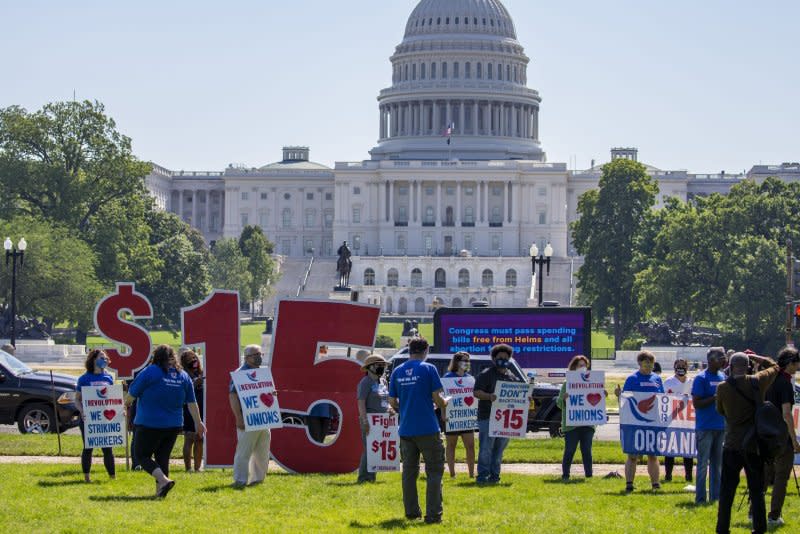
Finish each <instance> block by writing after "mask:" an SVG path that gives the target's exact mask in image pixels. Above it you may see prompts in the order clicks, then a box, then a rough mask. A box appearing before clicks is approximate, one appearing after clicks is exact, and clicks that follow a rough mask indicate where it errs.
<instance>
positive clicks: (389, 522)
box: [348, 518, 426, 530]
mask: <svg viewBox="0 0 800 534" xmlns="http://www.w3.org/2000/svg"><path fill="white" fill-rule="evenodd" d="M348 526H349V527H350V528H359V529H378V528H379V529H383V530H407V529H409V528H418V527H423V526H426V525H425V523H424V522H423V521H422V520H420V519H417V520H409V519H402V518H397V519H385V520H383V521H380V522H378V523H372V524H368V523H361V522H360V521H351V522H350V525H348Z"/></svg>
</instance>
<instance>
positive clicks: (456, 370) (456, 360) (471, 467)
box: [441, 351, 475, 478]
mask: <svg viewBox="0 0 800 534" xmlns="http://www.w3.org/2000/svg"><path fill="white" fill-rule="evenodd" d="M468 371H469V353H468V352H464V351H461V352H456V353H455V354H453V358H452V359H451V360H450V365H448V366H447V372H446V373H445V375H444V378H461V377H465V376H472V375H470V374H469V372H468ZM441 419H442V424H443V428H442V430H444V428H446V427H445V426H444V425H445V423H444V413H442V414H441ZM444 436H445V440H446V442H447V447H446V449H445V458H446V459H447V468H448V469H449V471H450V477H451V478H454V477H455V476H456V446H457V445H458V438H459V436H461V441H462V442H463V443H464V449H465V451H466V455H467V470H468V471H469V478H473V477H474V476H475V431H474V430H455V431H453V432H447V431H445V433H444Z"/></svg>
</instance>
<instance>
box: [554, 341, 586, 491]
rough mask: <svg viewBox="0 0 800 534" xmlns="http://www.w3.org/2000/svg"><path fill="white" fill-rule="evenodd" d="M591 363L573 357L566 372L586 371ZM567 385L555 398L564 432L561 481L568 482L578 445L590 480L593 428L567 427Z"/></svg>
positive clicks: (584, 358)
mask: <svg viewBox="0 0 800 534" xmlns="http://www.w3.org/2000/svg"><path fill="white" fill-rule="evenodd" d="M590 368H591V362H590V361H589V359H588V358H587V357H586V356H584V355H583V354H578V355H577V356H575V357H573V358H572V359H571V360H570V361H569V364H568V365H567V370H568V371H588V370H589V369H590ZM568 398H569V395H567V384H566V382H565V383H564V384H562V385H561V391H560V392H559V393H558V397H557V398H556V405H557V406H558V407H559V408H560V409H561V429H562V430H563V432H564V456H563V457H562V459H561V480H564V481H567V480H569V471H570V468H571V467H572V460H573V458H575V451H576V450H577V449H578V444H579V443H580V446H581V459H582V460H583V474H584V475H585V476H586V478H592V439H593V438H594V431H595V427H594V426H576V427H572V426H567V400H568Z"/></svg>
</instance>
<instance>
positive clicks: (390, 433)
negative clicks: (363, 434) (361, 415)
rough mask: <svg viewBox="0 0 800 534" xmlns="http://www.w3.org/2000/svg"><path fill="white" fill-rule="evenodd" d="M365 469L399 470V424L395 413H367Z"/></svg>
mask: <svg viewBox="0 0 800 534" xmlns="http://www.w3.org/2000/svg"><path fill="white" fill-rule="evenodd" d="M367 421H368V422H369V432H368V433H367V471H369V472H370V473H376V472H378V471H400V426H399V424H398V421H397V416H396V415H389V414H385V413H370V414H367Z"/></svg>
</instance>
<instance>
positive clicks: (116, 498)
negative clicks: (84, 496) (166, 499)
mask: <svg viewBox="0 0 800 534" xmlns="http://www.w3.org/2000/svg"><path fill="white" fill-rule="evenodd" d="M89 500H90V501H97V502H136V501H157V500H159V498H158V497H156V496H155V495H89Z"/></svg>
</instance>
